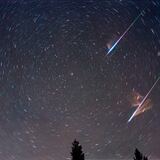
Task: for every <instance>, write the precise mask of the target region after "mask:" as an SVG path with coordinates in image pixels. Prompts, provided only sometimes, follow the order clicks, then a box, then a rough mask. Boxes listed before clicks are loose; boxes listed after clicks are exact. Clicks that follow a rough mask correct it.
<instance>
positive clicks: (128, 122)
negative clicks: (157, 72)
mask: <svg viewBox="0 0 160 160" xmlns="http://www.w3.org/2000/svg"><path fill="white" fill-rule="evenodd" d="M159 79H160V76H159V77H158V78H157V80H156V81H155V83H154V84H153V86H152V87H151V89H150V90H149V91H148V93H147V94H146V96H145V97H144V98H143V100H142V102H141V103H140V104H139V106H138V107H137V109H136V110H135V111H134V113H133V114H132V116H131V117H130V119H129V120H128V123H129V122H130V121H131V120H132V119H133V118H134V116H135V114H136V113H137V112H138V110H139V109H140V108H141V106H142V105H143V103H144V102H145V100H146V99H147V97H148V96H149V94H150V93H151V91H152V90H153V88H154V87H155V85H156V84H157V83H158V81H159Z"/></svg>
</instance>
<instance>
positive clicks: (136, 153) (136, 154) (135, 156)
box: [133, 148, 148, 160]
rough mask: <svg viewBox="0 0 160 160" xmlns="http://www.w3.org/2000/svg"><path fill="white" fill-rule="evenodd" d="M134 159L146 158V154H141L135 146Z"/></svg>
mask: <svg viewBox="0 0 160 160" xmlns="http://www.w3.org/2000/svg"><path fill="white" fill-rule="evenodd" d="M133 159H134V160H148V158H147V157H146V156H143V154H142V153H141V152H140V151H139V150H138V149H137V148H136V149H135V152H134V157H133Z"/></svg>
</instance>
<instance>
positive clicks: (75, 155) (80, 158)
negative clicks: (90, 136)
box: [71, 140, 84, 160]
mask: <svg viewBox="0 0 160 160" xmlns="http://www.w3.org/2000/svg"><path fill="white" fill-rule="evenodd" d="M71 156H72V160H84V153H83V151H82V146H81V145H80V144H79V142H78V141H77V140H74V142H73V143H72V152H71Z"/></svg>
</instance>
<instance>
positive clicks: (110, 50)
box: [107, 11, 143, 55]
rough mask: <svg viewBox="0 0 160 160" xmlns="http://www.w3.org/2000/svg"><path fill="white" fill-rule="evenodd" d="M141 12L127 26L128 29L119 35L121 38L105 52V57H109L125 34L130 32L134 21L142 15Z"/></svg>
mask: <svg viewBox="0 0 160 160" xmlns="http://www.w3.org/2000/svg"><path fill="white" fill-rule="evenodd" d="M142 12H143V11H142ZM142 12H141V13H140V14H139V15H138V16H137V17H136V18H135V19H134V21H133V22H132V23H131V24H130V25H129V27H128V28H127V29H126V30H125V32H124V33H123V34H122V35H121V37H120V38H119V39H118V40H117V41H116V42H115V43H114V44H113V46H112V47H111V48H110V49H109V51H108V52H107V55H109V54H110V53H111V52H112V50H113V49H114V48H115V47H116V46H117V44H118V43H119V42H120V40H121V39H122V38H123V37H124V36H125V34H126V33H127V32H128V31H129V30H130V28H131V27H132V26H133V25H134V24H135V23H136V21H137V20H138V19H139V17H140V16H141V15H142Z"/></svg>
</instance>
